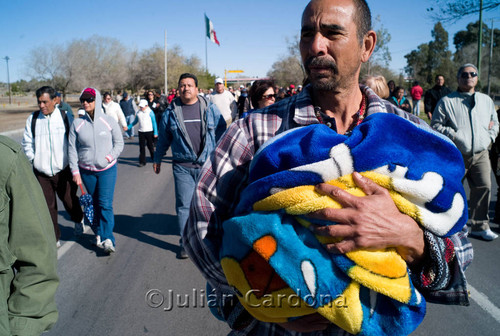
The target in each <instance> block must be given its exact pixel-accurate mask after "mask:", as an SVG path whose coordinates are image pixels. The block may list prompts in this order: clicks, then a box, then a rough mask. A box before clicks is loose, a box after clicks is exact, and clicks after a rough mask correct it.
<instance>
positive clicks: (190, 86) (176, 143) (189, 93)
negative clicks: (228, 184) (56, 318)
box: [153, 73, 226, 259]
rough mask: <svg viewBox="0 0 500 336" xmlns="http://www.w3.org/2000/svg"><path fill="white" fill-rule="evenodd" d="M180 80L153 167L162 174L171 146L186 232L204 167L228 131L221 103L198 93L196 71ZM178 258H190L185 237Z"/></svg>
mask: <svg viewBox="0 0 500 336" xmlns="http://www.w3.org/2000/svg"><path fill="white" fill-rule="evenodd" d="M178 83H179V88H178V92H179V93H180V97H179V98H175V99H174V100H173V101H172V103H171V104H170V105H169V107H168V108H167V109H166V110H165V112H164V113H163V117H162V119H161V123H160V131H159V137H158V144H157V146H156V152H155V159H154V163H153V170H154V172H155V173H156V174H159V173H160V168H161V161H162V158H163V156H164V155H165V153H166V152H167V150H168V149H169V148H170V147H171V148H172V157H173V168H172V170H173V173H174V183H175V209H176V212H177V222H178V226H179V231H180V234H181V235H182V232H183V230H184V226H185V225H186V221H187V218H188V216H189V206H190V205H191V198H192V196H193V192H194V188H195V183H196V181H197V179H198V175H199V172H200V169H201V166H202V165H203V164H204V163H205V161H206V160H207V158H208V156H209V155H210V154H211V153H212V151H213V149H214V148H215V144H216V143H217V141H218V140H219V138H220V137H221V135H222V133H224V131H225V130H226V123H225V120H224V118H223V117H222V115H221V113H220V111H219V109H218V108H217V106H216V105H215V104H213V103H211V102H210V101H208V100H207V99H206V98H204V97H202V96H199V95H198V79H197V77H196V76H195V75H194V74H190V73H184V74H182V75H181V76H180V77H179V82H178ZM177 258H179V259H185V258H187V255H186V252H185V251H184V243H183V241H182V239H181V241H180V249H179V252H178V253H177Z"/></svg>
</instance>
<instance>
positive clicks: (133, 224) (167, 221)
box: [114, 214, 179, 253]
mask: <svg viewBox="0 0 500 336" xmlns="http://www.w3.org/2000/svg"><path fill="white" fill-rule="evenodd" d="M114 232H115V233H119V234H121V235H124V236H127V237H130V238H133V239H137V240H138V241H140V242H143V243H145V244H148V245H153V246H156V247H159V248H161V249H165V250H169V251H172V252H174V253H177V251H178V250H179V245H178V244H171V243H169V242H166V241H164V240H161V239H158V238H155V237H154V235H159V236H179V229H178V227H177V216H173V215H168V214H144V215H142V217H132V216H128V215H115V230H114ZM148 233H152V234H153V235H150V234H148Z"/></svg>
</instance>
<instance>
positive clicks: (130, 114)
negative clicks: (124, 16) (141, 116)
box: [120, 91, 138, 139]
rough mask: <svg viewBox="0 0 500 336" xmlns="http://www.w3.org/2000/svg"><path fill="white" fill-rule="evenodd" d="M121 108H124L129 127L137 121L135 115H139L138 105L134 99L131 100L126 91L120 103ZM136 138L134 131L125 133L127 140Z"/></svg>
mask: <svg viewBox="0 0 500 336" xmlns="http://www.w3.org/2000/svg"><path fill="white" fill-rule="evenodd" d="M120 107H121V108H122V111H123V114H124V115H125V119H126V121H127V125H128V124H130V123H131V122H132V121H133V120H134V119H135V114H136V113H137V110H138V108H137V105H136V104H135V102H134V99H130V97H129V95H128V93H127V92H126V91H124V92H123V99H122V100H121V101H120ZM133 138H134V129H133V128H131V129H130V130H128V131H126V132H125V139H133Z"/></svg>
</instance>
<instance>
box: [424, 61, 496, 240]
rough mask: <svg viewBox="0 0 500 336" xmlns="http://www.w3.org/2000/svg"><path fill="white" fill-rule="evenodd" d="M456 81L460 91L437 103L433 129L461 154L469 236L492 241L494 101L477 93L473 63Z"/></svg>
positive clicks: (433, 117) (465, 66)
mask: <svg viewBox="0 0 500 336" xmlns="http://www.w3.org/2000/svg"><path fill="white" fill-rule="evenodd" d="M457 80H458V89H457V91H455V92H452V93H450V94H449V95H447V96H445V97H443V98H441V100H440V101H439V102H438V104H437V106H436V108H435V110H434V113H433V114H432V121H431V126H432V127H433V128H434V129H435V130H437V131H438V132H440V133H443V134H444V135H446V136H447V137H449V138H450V139H451V140H452V141H453V142H454V143H455V145H456V146H457V148H458V149H459V150H460V152H461V153H462V157H463V159H464V164H465V176H464V181H465V180H467V183H468V184H469V187H470V197H469V198H470V199H469V209H470V211H469V222H468V224H469V225H471V232H470V236H472V237H476V238H482V239H484V240H487V241H491V240H493V239H496V238H497V237H498V235H497V234H496V233H494V232H493V231H491V229H490V225H489V216H488V210H489V206H490V197H491V165H490V161H489V153H488V149H489V147H490V145H491V144H492V143H493V142H495V139H496V137H497V135H498V117H497V114H496V112H495V104H494V103H493V100H492V99H491V98H490V97H489V96H487V95H485V94H483V93H480V92H476V91H475V87H476V85H477V68H476V66H475V65H474V64H471V63H467V64H464V65H462V66H461V67H460V68H459V69H458V72H457Z"/></svg>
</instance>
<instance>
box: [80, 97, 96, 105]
mask: <svg viewBox="0 0 500 336" xmlns="http://www.w3.org/2000/svg"><path fill="white" fill-rule="evenodd" d="M94 100H95V98H92V97H90V98H80V103H82V104H83V102H87V103H89V104H90V103H93V102H94Z"/></svg>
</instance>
